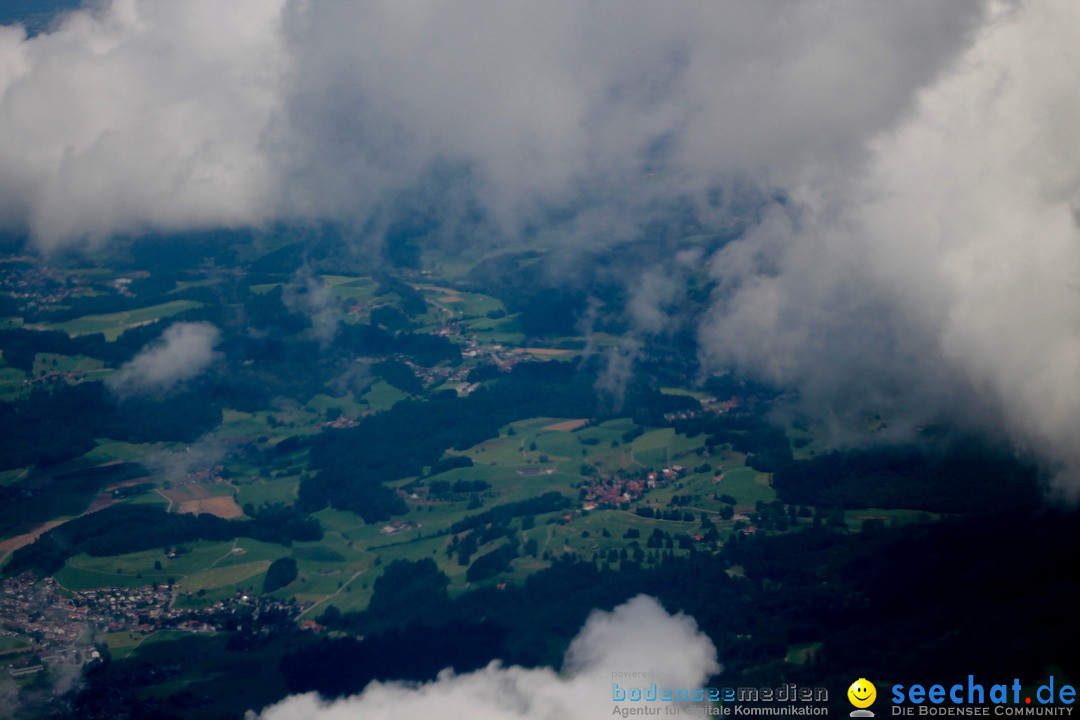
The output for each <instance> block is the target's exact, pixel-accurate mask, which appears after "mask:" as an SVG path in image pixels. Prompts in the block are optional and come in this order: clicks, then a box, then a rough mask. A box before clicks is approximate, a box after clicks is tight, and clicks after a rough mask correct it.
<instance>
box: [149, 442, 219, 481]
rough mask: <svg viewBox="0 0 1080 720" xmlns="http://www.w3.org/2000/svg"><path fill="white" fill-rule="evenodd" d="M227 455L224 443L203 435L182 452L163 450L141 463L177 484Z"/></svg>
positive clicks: (217, 462)
mask: <svg viewBox="0 0 1080 720" xmlns="http://www.w3.org/2000/svg"><path fill="white" fill-rule="evenodd" d="M228 453H229V448H228V446H227V445H226V444H225V442H224V441H222V440H219V439H218V438H216V437H214V436H213V435H203V436H202V437H201V438H199V439H198V440H196V441H195V442H194V443H192V444H191V445H188V446H187V447H185V448H184V449H183V450H176V451H169V450H163V451H161V452H158V453H154V454H152V455H149V456H148V457H147V458H146V459H144V460H143V461H142V463H143V464H144V465H146V466H147V467H149V468H152V469H154V470H155V471H157V472H159V473H161V474H162V475H163V476H164V477H165V479H166V480H171V481H173V482H177V481H179V480H183V479H184V478H186V477H187V476H188V475H189V474H190V473H193V472H195V471H197V470H203V469H205V468H211V467H213V466H215V465H218V464H219V463H221V462H222V461H224V460H225V457H226V456H227V455H228Z"/></svg>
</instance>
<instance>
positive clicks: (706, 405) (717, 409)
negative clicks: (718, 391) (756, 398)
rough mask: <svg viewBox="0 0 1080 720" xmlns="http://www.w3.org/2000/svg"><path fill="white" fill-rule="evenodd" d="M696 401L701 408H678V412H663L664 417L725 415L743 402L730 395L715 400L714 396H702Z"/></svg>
mask: <svg viewBox="0 0 1080 720" xmlns="http://www.w3.org/2000/svg"><path fill="white" fill-rule="evenodd" d="M698 402H700V403H701V410H680V411H678V412H670V413H665V414H664V419H665V420H668V421H669V422H670V421H672V420H690V419H692V418H696V417H701V416H703V415H727V414H728V413H730V412H732V411H734V410H737V409H738V408H739V407H740V406H742V404H743V401H742V400H741V399H740V398H737V397H730V398H728V399H727V400H717V399H716V398H714V397H703V398H698Z"/></svg>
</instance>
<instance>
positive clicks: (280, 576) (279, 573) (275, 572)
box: [263, 557, 299, 593]
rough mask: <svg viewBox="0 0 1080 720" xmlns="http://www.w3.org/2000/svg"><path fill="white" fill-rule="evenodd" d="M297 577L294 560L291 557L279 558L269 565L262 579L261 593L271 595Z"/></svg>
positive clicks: (297, 572)
mask: <svg viewBox="0 0 1080 720" xmlns="http://www.w3.org/2000/svg"><path fill="white" fill-rule="evenodd" d="M298 575H299V570H298V569H297V567H296V560H295V559H293V558H291V557H279V558H278V559H277V560H275V561H274V562H272V563H270V567H268V568H267V569H266V577H265V578H263V592H264V593H272V592H274V591H275V590H280V589H281V588H283V587H285V586H286V585H288V584H289V583H291V582H292V581H293V580H295V579H296V578H297V576H298Z"/></svg>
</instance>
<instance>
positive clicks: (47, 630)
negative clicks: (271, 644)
mask: <svg viewBox="0 0 1080 720" xmlns="http://www.w3.org/2000/svg"><path fill="white" fill-rule="evenodd" d="M178 588H179V586H177V585H172V586H170V585H166V584H162V585H158V586H156V587H155V586H152V585H147V586H145V587H135V588H121V587H104V588H96V589H92V590H80V591H72V590H67V589H65V588H63V587H62V586H61V585H60V584H59V583H58V582H56V580H54V579H53V578H51V577H50V578H44V579H38V578H36V577H35V576H34V575H33V574H32V573H24V574H23V575H20V576H18V577H10V578H6V579H5V580H4V581H3V582H2V583H0V637H6V638H10V639H12V640H13V641H15V642H16V643H17V642H18V641H19V640H21V641H23V642H24V643H25V644H24V645H23V646H21V647H15V648H14V649H11V650H7V651H6V652H3V653H0V659H2V660H3V662H4V664H5V666H6V668H5V669H6V670H7V672H8V674H9V675H11V676H12V677H23V676H27V675H33V674H35V673H37V672H40V671H42V670H44V669H45V668H46V667H48V666H54V665H68V666H74V667H81V666H83V665H86V664H89V663H93V662H95V661H98V660H100V659H101V651H100V649H99V647H98V646H97V645H95V641H94V638H95V635H96V634H98V633H105V632H130V633H138V634H141V635H144V636H149V635H151V634H153V633H155V632H158V631H161V630H173V631H183V632H198V633H212V632H216V631H218V630H235V629H237V626H238V625H239V623H238V618H244V620H245V622H247V623H248V626H249V628H252V632H253V633H255V634H259V633H263V634H267V633H270V632H272V631H273V627H277V626H279V625H282V623H284V624H286V625H287V626H289V627H292V626H291V624H290V621H291V620H292V619H293V618H295V617H296V616H297V615H299V613H300V612H301V611H302V610H304V607H303V606H301V605H299V604H297V603H296V602H295V601H293V600H287V601H282V600H271V599H266V598H259V597H257V596H253V595H242V594H239V593H238V594H237V595H236V596H234V597H230V598H227V599H225V600H221V601H218V602H216V603H214V604H213V605H210V606H208V607H206V608H199V609H185V608H178V607H176V606H175V605H174V601H175V600H176V598H177V597H178V596H179V593H178ZM261 619H266V620H267V622H260V620H261ZM279 621H281V622H279Z"/></svg>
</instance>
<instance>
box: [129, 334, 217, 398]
mask: <svg viewBox="0 0 1080 720" xmlns="http://www.w3.org/2000/svg"><path fill="white" fill-rule="evenodd" d="M220 340H221V332H220V331H219V330H218V329H217V328H216V327H214V326H213V325H211V324H210V323H203V322H199V323H190V322H178V323H174V324H173V325H171V326H169V328H168V329H167V330H166V331H165V332H164V333H162V334H161V338H160V339H159V340H157V341H156V342H154V343H151V344H149V345H147V346H146V347H144V348H143V349H142V350H140V351H139V353H138V354H137V355H136V356H135V357H133V358H132V359H131V360H129V361H128V362H126V363H124V365H123V366H122V367H121V368H120V369H119V370H118V371H117V372H116V374H115V375H113V376H112V377H110V378H109V386H110V387H111V388H112V389H113V390H115V391H116V392H117V393H119V394H121V395H129V394H133V393H140V392H164V391H166V390H170V389H171V388H173V387H174V386H175V385H177V384H178V383H180V382H183V381H184V380H190V379H191V378H193V377H197V376H198V375H199V374H200V373H202V372H203V371H204V370H205V369H206V368H208V367H209V366H210V364H211V363H212V362H213V361H214V360H215V359H216V358H217V357H218V355H219V353H217V352H215V351H214V346H215V345H217V344H218V342H219V341H220Z"/></svg>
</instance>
